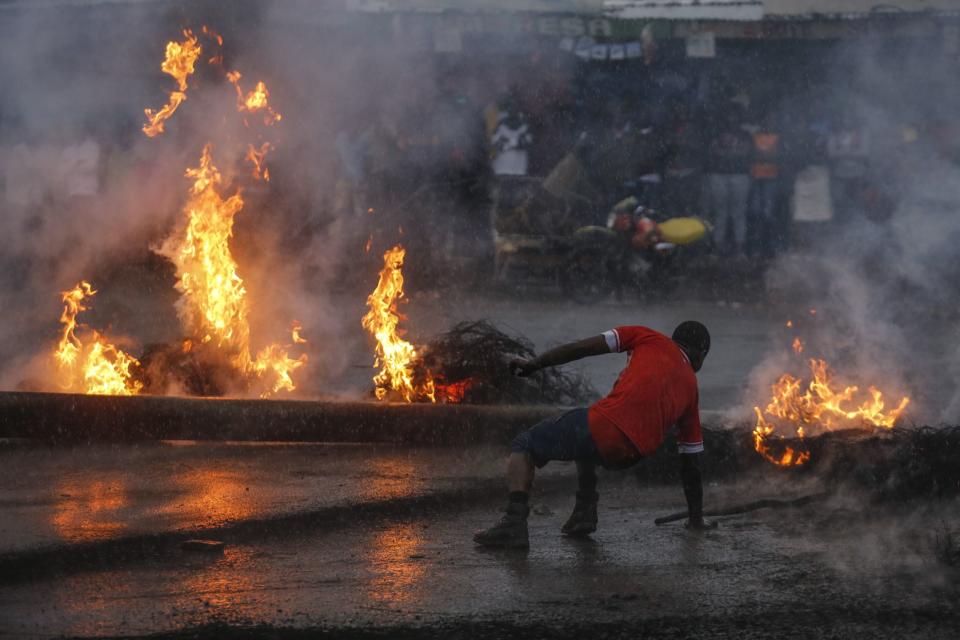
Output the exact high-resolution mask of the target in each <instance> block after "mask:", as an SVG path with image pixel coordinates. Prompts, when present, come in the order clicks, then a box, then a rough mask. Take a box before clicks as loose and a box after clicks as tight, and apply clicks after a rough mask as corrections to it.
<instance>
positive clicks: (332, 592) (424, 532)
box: [0, 469, 960, 638]
mask: <svg viewBox="0 0 960 640" xmlns="http://www.w3.org/2000/svg"><path fill="white" fill-rule="evenodd" d="M567 472H569V469H567ZM775 478H776V476H771V477H770V478H767V479H760V478H757V479H754V481H753V482H742V483H740V484H738V485H724V486H711V487H708V491H707V493H708V496H707V497H708V501H709V502H712V503H722V502H729V501H740V500H744V499H753V498H756V497H760V496H765V495H780V494H783V493H784V492H794V493H795V492H797V491H799V490H810V489H813V488H815V487H810V486H806V487H790V486H786V485H784V484H783V483H782V479H781V481H777V480H776V479H775ZM568 484H569V483H568ZM601 489H602V491H603V493H602V496H603V497H602V501H601V510H600V519H601V526H600V529H599V531H598V532H597V534H595V536H594V537H593V539H592V540H586V541H575V540H569V539H565V538H562V537H561V536H559V535H558V530H559V527H560V525H561V524H562V522H563V520H564V518H565V516H566V515H567V510H568V509H569V508H570V502H571V498H570V491H572V487H570V486H567V487H564V488H562V489H561V488H559V487H556V486H554V487H553V488H549V489H548V490H546V491H541V492H539V493H537V495H536V496H535V497H534V515H532V516H531V542H532V548H531V550H530V551H529V552H526V553H525V552H491V551H480V550H477V549H475V548H474V546H473V544H472V543H471V541H470V532H471V531H472V530H473V529H475V528H478V527H481V526H486V525H488V524H489V523H490V522H491V521H492V520H493V519H494V518H495V517H497V514H496V507H497V506H498V505H499V498H498V497H496V496H493V495H491V497H490V498H489V499H483V500H480V499H478V500H475V501H471V502H468V503H467V502H452V503H443V504H438V505H434V506H431V507H426V508H415V509H411V510H409V511H408V512H407V513H405V514H402V515H398V514H394V515H392V516H390V517H360V518H357V519H356V520H355V521H352V522H346V523H343V524H342V526H340V527H337V528H333V529H330V528H328V527H324V526H320V525H318V526H316V527H313V528H312V529H311V528H307V529H300V530H298V531H296V532H292V533H291V532H285V531H283V530H277V531H272V532H270V533H269V534H267V535H264V536H262V537H259V538H251V539H238V540H230V539H227V546H226V549H225V552H224V553H223V555H222V556H220V555H214V556H206V555H203V554H199V555H198V554H195V553H190V552H185V551H181V550H179V549H176V550H172V551H169V552H167V553H163V554H158V555H156V556H151V557H143V558H136V559H128V560H127V561H125V562H123V563H120V564H119V565H116V566H106V567H101V568H92V569H85V570H82V571H70V572H66V573H65V574H63V575H59V576H49V577H42V578H39V579H36V580H31V581H27V582H25V583H19V584H15V585H10V584H3V585H0V620H5V621H6V622H5V624H4V625H3V628H4V629H5V630H6V631H7V632H8V633H9V634H11V635H12V636H21V635H29V636H38V637H46V636H54V635H59V634H66V635H138V634H147V633H153V632H163V631H166V632H173V631H176V630H178V629H184V628H193V627H197V626H204V625H210V624H219V625H225V626H231V627H232V626H241V627H242V626H245V625H266V626H269V627H271V628H273V629H286V630H288V631H289V632H290V633H293V631H291V630H296V629H309V628H316V627H323V628H327V629H334V630H336V629H339V630H340V631H341V632H342V633H343V634H344V635H343V637H350V635H349V634H350V633H351V632H350V630H351V629H353V630H354V631H358V630H362V629H370V628H388V627H402V628H405V629H407V630H408V632H410V630H411V629H412V630H413V631H412V632H413V633H416V630H417V629H422V630H423V632H424V636H423V637H430V632H429V630H430V629H436V628H451V629H456V628H457V625H467V627H468V628H469V627H472V626H476V625H484V624H490V625H507V626H508V627H511V628H514V632H513V633H512V634H505V637H510V636H511V635H512V636H513V637H528V636H526V635H524V632H523V629H527V628H531V627H532V628H541V627H545V628H553V629H562V628H565V627H566V628H569V629H576V628H578V626H582V625H583V624H585V623H589V624H590V625H601V626H602V625H608V626H609V625H612V626H613V628H619V629H621V630H631V629H644V628H645V629H648V631H649V633H648V635H655V636H656V635H659V634H658V632H657V629H660V632H662V633H663V635H665V636H668V637H688V636H689V635H691V634H697V633H698V632H702V631H703V630H706V629H711V633H712V634H714V635H718V636H719V637H752V636H758V635H759V636H764V637H770V633H769V632H770V631H774V632H775V631H776V630H777V629H778V628H779V629H780V630H781V631H782V632H784V633H783V634H776V633H774V635H787V636H791V637H849V635H848V634H849V633H853V632H856V633H857V634H858V635H859V634H860V633H869V634H870V635H871V636H872V637H921V636H923V637H927V638H931V637H944V638H946V637H955V636H953V635H951V634H952V633H954V632H955V630H956V629H957V628H958V627H957V626H956V625H957V623H958V622H960V617H958V616H957V614H956V613H953V612H952V609H953V607H954V604H955V602H956V598H957V596H958V595H960V581H958V580H957V576H956V574H955V573H951V572H950V571H949V570H947V569H945V568H944V567H942V566H941V565H938V564H937V563H936V561H935V559H934V556H933V553H932V547H931V544H932V538H931V536H930V535H929V533H930V531H929V530H925V529H926V527H928V526H929V525H930V523H932V522H933V520H934V517H935V516H936V515H939V516H942V515H944V514H943V511H942V509H936V510H933V511H926V510H924V509H913V508H911V509H910V510H909V512H907V513H905V512H904V511H903V510H902V509H899V510H887V511H882V512H881V511H876V512H874V513H873V514H872V515H870V516H869V517H865V516H864V515H863V514H859V513H856V512H855V511H851V509H850V508H851V507H854V506H856V503H855V502H854V501H851V500H849V498H836V499H834V500H833V501H831V502H829V503H827V504H820V505H817V506H811V507H806V508H803V509H798V510H789V511H779V512H774V511H767V512H755V513H753V514H749V515H745V516H738V517H731V518H727V519H724V520H723V521H722V522H721V527H720V529H718V530H717V531H713V532H709V533H707V534H702V535H698V534H693V533H690V532H687V531H686V530H684V529H683V528H682V526H679V525H668V526H663V527H657V526H655V525H653V523H652V520H653V518H654V517H655V516H656V515H662V514H663V513H665V512H670V511H673V510H675V509H676V508H677V507H678V506H680V505H681V504H682V499H681V495H680V491H679V488H678V487H674V486H664V487H643V488H642V490H638V489H639V487H638V486H637V483H636V481H635V480H634V479H633V478H632V476H630V474H622V473H621V474H616V475H609V474H608V475H607V476H605V477H604V479H603V481H602V487H601ZM953 508H954V511H955V510H956V509H955V508H956V505H954V506H953ZM954 515H955V514H954ZM817 611H820V612H821V615H820V616H819V617H818V616H816V615H813V614H814V613H815V612H817ZM891 612H893V613H894V614H898V615H899V617H896V615H895V616H894V619H893V620H892V621H891V619H890V618H891ZM876 616H879V617H876ZM918 619H919V620H920V622H918ZM871 620H873V622H872V623H871ZM781 625H782V626H781ZM844 630H846V632H845V631H844ZM387 637H390V634H387ZM491 637H492V636H491Z"/></svg>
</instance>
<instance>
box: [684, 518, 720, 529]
mask: <svg viewBox="0 0 960 640" xmlns="http://www.w3.org/2000/svg"><path fill="white" fill-rule="evenodd" d="M683 526H684V527H686V528H687V529H689V530H690V531H710V530H712V529H716V528H717V527H718V526H720V525H718V524H717V523H716V522H707V521H706V520H704V519H703V518H690V519H689V520H687V524H685V525H683Z"/></svg>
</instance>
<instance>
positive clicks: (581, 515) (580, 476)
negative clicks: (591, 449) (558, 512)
mask: <svg viewBox="0 0 960 640" xmlns="http://www.w3.org/2000/svg"><path fill="white" fill-rule="evenodd" d="M599 498H600V495H599V494H598V493H597V464H596V462H595V461H594V460H593V459H588V458H584V459H582V460H577V502H576V504H574V506H573V513H571V514H570V517H569V518H567V521H566V522H565V523H564V525H563V528H561V529H560V530H561V531H562V532H563V533H564V535H568V536H585V535H588V534H591V533H593V532H594V531H596V530H597V500H599Z"/></svg>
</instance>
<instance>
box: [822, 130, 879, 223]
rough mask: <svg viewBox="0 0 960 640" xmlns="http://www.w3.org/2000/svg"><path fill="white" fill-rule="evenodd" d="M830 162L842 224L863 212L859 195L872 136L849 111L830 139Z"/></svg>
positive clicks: (832, 187) (832, 192) (833, 192)
mask: <svg viewBox="0 0 960 640" xmlns="http://www.w3.org/2000/svg"><path fill="white" fill-rule="evenodd" d="M827 156H828V158H829V160H830V196H831V198H832V200H833V210H834V212H835V213H836V215H837V218H838V220H839V221H840V222H846V221H847V220H849V219H850V218H851V217H852V216H853V215H855V214H856V213H860V212H861V210H862V206H861V204H860V194H861V192H862V191H863V188H864V185H865V184H866V182H867V174H868V169H869V158H870V135H869V133H868V132H867V130H866V128H864V127H862V126H860V125H858V124H857V122H856V119H855V118H854V116H853V114H852V113H850V112H846V113H844V114H843V116H842V117H841V118H840V121H839V124H838V126H837V127H835V128H834V129H833V130H832V131H831V132H830V135H829V136H828V138H827Z"/></svg>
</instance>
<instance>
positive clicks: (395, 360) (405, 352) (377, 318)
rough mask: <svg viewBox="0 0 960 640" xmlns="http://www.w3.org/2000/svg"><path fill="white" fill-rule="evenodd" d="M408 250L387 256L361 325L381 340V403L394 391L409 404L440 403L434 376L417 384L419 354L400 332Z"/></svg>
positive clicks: (378, 361) (377, 390)
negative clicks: (404, 270) (425, 400)
mask: <svg viewBox="0 0 960 640" xmlns="http://www.w3.org/2000/svg"><path fill="white" fill-rule="evenodd" d="M405 254H406V250H405V249H404V248H403V247H402V246H400V245H397V246H395V247H393V248H392V249H388V250H387V252H386V253H384V254H383V269H382V270H381V271H380V280H379V282H378V283H377V288H376V289H374V291H373V293H371V294H370V296H369V297H368V298H367V306H368V307H369V308H370V311H368V312H367V314H366V315H365V316H364V317H363V320H362V321H361V324H362V325H363V328H364V329H366V330H367V331H369V332H370V333H371V334H372V335H373V337H374V338H376V340H377V345H376V348H375V353H376V357H375V359H374V363H373V366H374V368H377V367H379V368H380V372H379V373H378V374H377V375H375V376H374V377H373V383H374V386H375V394H376V396H377V399H378V400H382V399H384V398H386V397H387V395H388V394H389V393H390V391H394V392H396V393H397V394H399V395H400V397H402V398H403V399H404V401H406V402H413V401H414V400H418V399H424V398H425V399H427V400H429V401H430V402H436V401H437V400H436V393H435V389H434V383H433V380H432V378H430V376H427V381H426V382H424V383H421V384H415V383H414V370H413V364H414V362H415V361H416V360H417V350H416V349H415V348H414V346H413V345H412V344H410V343H409V342H407V341H406V340H404V339H403V338H401V337H400V334H399V332H398V330H397V328H398V326H399V324H400V316H399V315H398V314H397V302H398V301H400V300H401V299H402V298H403V272H402V268H403V258H404V256H405Z"/></svg>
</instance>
